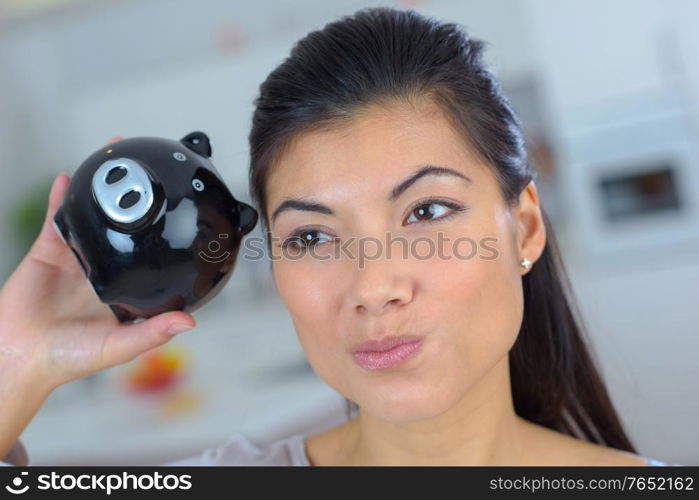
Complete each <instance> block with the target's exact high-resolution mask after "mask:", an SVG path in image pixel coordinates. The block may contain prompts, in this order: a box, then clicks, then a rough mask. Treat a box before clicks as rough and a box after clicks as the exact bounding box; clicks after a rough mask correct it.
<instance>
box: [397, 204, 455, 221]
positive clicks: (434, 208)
mask: <svg viewBox="0 0 699 500" xmlns="http://www.w3.org/2000/svg"><path fill="white" fill-rule="evenodd" d="M465 209H466V208H465V207H462V206H461V205H457V204H456V203H453V202H451V201H447V200H435V199H431V200H423V201H420V202H418V204H417V205H415V206H414V207H413V208H412V210H411V211H410V217H408V219H407V220H406V223H408V224H411V223H413V222H427V223H433V222H437V221H439V220H444V219H448V218H449V217H451V216H452V215H455V214H456V213H457V212H461V211H463V210H465ZM445 213H446V215H444V214H445Z"/></svg>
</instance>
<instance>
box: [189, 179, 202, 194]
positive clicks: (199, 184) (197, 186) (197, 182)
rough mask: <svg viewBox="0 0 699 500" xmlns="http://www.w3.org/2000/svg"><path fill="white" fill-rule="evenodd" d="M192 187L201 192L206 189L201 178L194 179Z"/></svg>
mask: <svg viewBox="0 0 699 500" xmlns="http://www.w3.org/2000/svg"><path fill="white" fill-rule="evenodd" d="M192 187H193V188H194V189H195V190H196V191H200V192H201V191H204V183H203V182H202V181H200V180H199V179H194V180H193V181H192Z"/></svg>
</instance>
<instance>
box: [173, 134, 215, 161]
mask: <svg viewBox="0 0 699 500" xmlns="http://www.w3.org/2000/svg"><path fill="white" fill-rule="evenodd" d="M180 142H181V143H182V144H184V145H185V146H187V147H188V148H189V149H191V150H192V151H194V152H195V153H197V154H200V155H202V156H205V157H206V158H211V141H210V140H209V138H208V136H207V135H206V134H205V133H204V132H192V133H191V134H187V135H186V136H184V137H183V138H182V139H180Z"/></svg>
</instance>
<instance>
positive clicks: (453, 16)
mask: <svg viewBox="0 0 699 500" xmlns="http://www.w3.org/2000/svg"><path fill="white" fill-rule="evenodd" d="M371 5H389V6H395V7H399V8H413V9H416V10H418V11H420V12H423V13H425V14H428V15H434V16H437V17H439V18H442V19H444V20H448V21H454V22H458V23H461V24H463V25H464V26H465V27H466V28H467V30H468V31H469V33H470V34H471V35H472V36H474V37H478V38H481V39H484V40H486V41H487V42H488V49H487V52H486V57H487V59H488V61H489V62H490V65H491V69H492V71H493V72H494V73H495V74H496V75H497V76H498V77H499V79H500V81H501V83H502V85H503V87H504V88H505V91H506V93H507V95H508V96H509V97H510V99H511V101H512V103H513V105H514V107H515V109H516V110H517V112H518V113H519V115H520V118H521V119H522V122H523V126H524V129H525V133H526V135H527V141H528V143H529V152H530V156H531V159H532V162H533V163H534V165H535V166H536V169H537V171H538V173H539V180H538V183H537V184H538V187H539V189H540V194H541V198H542V203H543V205H544V207H545V209H546V210H547V212H548V213H549V216H550V217H551V219H552V221H553V224H554V226H555V229H556V231H557V236H558V238H559V242H560V245H561V247H562V251H563V255H564V259H565V262H566V264H567V266H568V269H569V272H570V275H571V280H572V283H573V286H574V288H575V291H576V294H577V297H578V300H579V302H580V305H581V308H582V310H583V313H584V317H585V320H586V322H587V325H588V327H589V332H590V336H591V338H592V341H593V344H594V349H595V352H596V354H597V356H598V359H599V362H600V366H601V368H602V372H603V374H604V376H605V378H606V380H607V382H608V385H609V389H610V391H611V394H612V398H613V400H614V403H615V405H616V407H617V408H618V410H619V412H620V414H621V417H622V420H623V423H624V424H625V425H626V428H627V430H628V432H629V434H630V437H631V439H632V441H633V442H634V443H635V444H636V445H637V447H638V449H639V452H640V453H641V454H643V455H645V456H649V457H654V458H658V459H661V460H666V461H670V462H678V463H682V464H686V465H697V464H699V429H698V428H697V422H699V364H698V363H697V360H696V359H697V358H696V356H697V352H698V351H699V326H698V325H699V307H697V306H696V304H697V299H699V293H698V292H699V261H698V258H699V153H698V151H699V60H698V58H699V56H697V54H699V31H698V30H697V29H696V20H697V19H699V3H697V2H696V1H695V0H664V1H660V0H654V1H653V0H616V1H614V2H607V1H603V0H566V1H565V2H560V1H556V0H500V1H491V0H421V1H420V0H412V1H408V0H404V1H397V2H388V3H373V2H368V1H358V0H344V1H342V2H340V1H319V0H296V1H295V2H293V3H292V2H285V1H282V0H263V1H260V2H242V1H232V2H231V1H224V0H199V1H198V2H191V1H185V0H138V1H136V0H90V1H87V0H16V1H12V0H0V68H2V69H1V70H0V152H1V154H0V172H2V176H3V180H2V182H0V283H1V282H3V281H4V280H5V279H6V278H7V277H8V276H9V274H10V273H11V271H12V270H13V269H14V267H15V266H16V265H17V263H18V262H19V260H20V259H21V257H22V256H23V255H24V253H25V252H26V251H27V249H28V246H29V245H30V244H31V242H32V241H33V239H34V237H35V236H36V234H37V231H38V228H39V225H40V224H41V221H42V218H43V216H44V211H45V209H46V196H47V194H48V188H49V185H50V183H51V181H52V179H53V178H54V177H55V175H56V174H57V173H58V172H60V171H66V172H68V173H72V172H74V171H75V169H76V168H77V167H78V166H79V165H80V163H81V162H82V161H83V160H84V159H85V158H86V157H87V156H88V155H90V154H91V153H92V152H93V151H95V150H96V149H97V148H99V147H101V146H102V145H103V144H104V143H105V142H106V141H107V140H108V139H109V138H111V137H113V136H116V135H122V136H125V137H129V136H160V137H169V138H173V139H179V138H181V137H183V136H184V135H186V134H187V133H189V132H191V131H194V130H202V131H204V132H206V133H207V134H208V135H209V137H210V138H211V139H212V141H213V158H212V160H213V162H214V164H215V165H216V166H217V168H218V169H219V171H220V172H221V174H222V175H223V177H224V178H225V180H226V182H227V183H228V185H229V187H230V188H231V191H232V192H233V194H234V196H235V197H236V198H238V199H240V200H242V201H249V195H248V188H247V166H248V165H247V161H248V146H247V134H248V130H249V125H250V117H251V114H252V110H253V106H252V102H253V99H254V98H255V96H256V92H257V89H258V86H259V84H260V83H261V82H262V81H263V80H264V78H265V77H266V75H267V74H268V73H269V72H270V71H271V70H272V69H273V68H274V67H275V66H276V65H277V64H279V63H280V62H281V61H282V60H283V59H284V58H285V57H286V55H287V54H288V52H289V50H290V48H291V46H292V44H293V43H294V42H295V41H296V40H297V39H299V38H301V37H302V36H304V35H305V34H306V33H307V32H309V31H310V30H313V29H317V28H320V27H322V26H323V25H324V24H326V23H327V22H330V21H332V20H335V19H337V18H338V17H340V16H342V15H346V14H351V13H352V12H354V11H355V10H357V9H359V8H362V7H367V6H371ZM251 236H261V231H260V228H259V227H258V228H257V229H256V230H255V232H254V233H252V235H251ZM236 266H237V268H236V272H235V274H234V277H233V279H232V280H231V281H230V283H229V284H228V285H227V287H226V288H225V289H224V291H223V293H222V294H221V295H219V296H218V297H217V298H216V299H215V300H214V301H212V302H211V303H210V304H208V305H207V306H206V307H205V308H203V309H201V310H200V311H198V312H197V313H195V316H196V317H197V320H198V322H199V327H198V328H197V330H195V331H194V332H192V333H190V334H185V335H184V336H182V338H177V339H175V340H173V341H172V342H171V343H170V344H168V346H167V347H165V348H163V349H160V350H157V351H156V352H153V353H149V356H143V357H141V358H139V359H136V360H134V361H133V362H132V363H130V364H129V365H125V366H122V367H118V368H114V369H112V370H109V371H106V372H103V373H100V374H98V375H95V376H92V377H89V378H87V379H84V380H80V381H77V382H74V383H71V384H68V385H66V386H62V387H60V388H59V389H57V390H56V391H55V392H54V393H53V394H52V395H51V396H50V398H49V400H48V401H47V403H46V406H45V407H44V408H43V409H42V410H41V411H40V413H39V414H38V416H37V417H36V418H35V420H34V421H33V422H32V423H31V424H30V426H29V428H28V429H27V430H26V432H25V433H24V435H23V441H24V442H25V444H26V446H27V448H28V450H29V454H30V460H31V463H32V464H34V465H62V464H75V465H78V464H153V463H159V462H162V461H166V460H169V459H176V458H181V457H183V456H186V455H188V454H192V453H198V452H199V451H201V450H202V449H204V448H205V447H208V446H213V445H217V444H220V443H221V442H222V441H223V440H224V439H226V438H227V436H229V435H231V434H233V433H237V432H242V433H244V434H246V435H248V436H250V437H251V438H253V439H257V440H259V441H266V440H271V439H275V438H277V437H282V436H285V435H288V434H289V433H291V432H296V431H302V430H303V431H311V430H314V429H320V428H324V427H329V426H330V425H334V423H336V422H339V421H341V420H343V419H344V418H345V413H344V411H345V408H344V404H343V400H342V398H341V397H340V396H339V395H338V394H336V393H335V392H334V391H333V390H331V389H330V388H328V387H327V386H326V385H325V384H324V383H323V382H322V381H321V380H319V379H318V377H317V376H316V375H315V374H314V373H313V371H312V369H311V368H310V367H309V366H308V364H307V363H306V362H305V358H304V356H303V352H302V350H301V348H300V346H299V344H298V341H297V339H296V335H295V333H294V329H293V325H292V322H291V320H290V318H289V316H288V314H287V312H286V310H285V309H284V307H283V304H282V303H281V301H280V298H279V297H278V295H277V293H276V291H275V289H274V286H273V284H272V281H271V274H270V271H269V261H257V262H253V261H251V260H246V259H239V260H238V263H237V264H236Z"/></svg>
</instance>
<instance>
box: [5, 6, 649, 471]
mask: <svg viewBox="0 0 699 500" xmlns="http://www.w3.org/2000/svg"><path fill="white" fill-rule="evenodd" d="M482 47H483V45H482V43H481V42H480V41H478V40H474V39H470V38H469V37H468V36H467V35H466V34H465V33H464V32H463V31H462V30H461V29H460V28H459V27H458V26H456V25H454V24H444V23H439V22H436V21H434V20H430V19H426V18H424V17H422V16H420V15H418V14H416V13H415V12H412V11H397V10H391V9H383V8H382V9H368V10H363V11H359V12H358V13H356V14H355V15H354V16H351V17H347V18H344V19H342V20H340V21H338V22H334V23H331V24H329V25H327V26H325V28H323V29H322V30H319V31H315V32H312V33H310V34H309V35H308V36H306V37H305V38H304V39H302V40H301V41H299V42H298V43H297V44H296V46H295V47H294V48H293V50H292V52H291V55H290V57H289V58H288V59H287V60H286V61H284V62H283V63H282V64H281V65H280V66H279V67H278V68H276V69H275V70H274V71H273V72H272V73H271V74H270V75H269V76H268V78H267V79H266V80H265V82H264V83H263V84H262V85H261V87H260V95H259V97H258V99H257V100H256V109H255V113H254V116H253V126H252V130H251V133H250V147H251V167H250V182H251V190H252V195H253V199H254V201H255V202H256V204H257V206H258V209H259V211H260V214H261V218H260V219H261V221H262V223H263V224H264V227H265V229H267V230H268V236H269V238H268V245H267V249H268V251H269V252H270V256H271V258H272V271H273V275H274V279H275V283H276V285H277V288H278V290H279V292H280V294H281V296H282V298H283V300H284V302H285V305H286V306H287V308H288V309H289V312H290V315H291V317H292V319H293V323H294V325H295V328H296V331H297V334H298V336H299V339H300V341H301V344H302V346H303V348H304V350H305V353H306V355H307V357H308V360H309V362H310V363H311V365H312V366H313V368H314V370H315V371H316V372H317V374H318V375H319V376H320V377H322V378H323V379H324V380H325V381H326V382H327V383H328V384H329V385H330V386H331V387H333V388H334V389H336V390H337V391H338V392H339V393H340V394H342V395H344V396H345V397H346V398H348V400H349V401H351V402H353V404H356V407H357V410H358V411H357V416H356V418H350V419H348V421H347V422H346V423H344V424H342V425H339V426H337V427H334V428H332V429H329V430H327V431H324V432H321V433H318V434H315V435H311V436H301V435H298V436H291V437H290V438H288V439H284V440H281V441H278V442H276V443H272V444H271V445H269V446H267V447H257V446H256V445H254V444H253V443H251V442H249V441H247V440H246V439H245V438H244V437H243V436H238V435H236V436H234V437H233V439H231V440H230V441H229V442H227V443H225V444H224V445H222V446H221V447H219V448H216V449H211V450H206V451H205V452H204V453H202V454H201V455H200V456H198V457H192V458H190V459H186V460H183V461H179V462H173V464H185V463H190V464H204V463H216V464H233V463H255V464H263V463H268V464H274V463H276V464H294V465H297V464H308V465H330V464H333V465H338V464H365V465H380V464H413V465H416V464H424V465H437V464H443V465H457V464H458V465H646V464H647V463H653V462H652V461H649V460H647V459H645V458H643V457H641V456H638V455H637V454H635V450H634V448H633V446H632V444H631V442H630V441H629V439H628V437H627V436H626V434H625V432H624V430H623V428H622V425H621V423H620V421H619V418H618V416H617V414H616V412H615V410H614V408H613V406H612V403H611V401H610V399H609V396H608V393H607V390H606V389H605V386H604V383H603V382H602V380H601V378H600V376H599V374H598V372H597V369H596V368H595V365H594V363H593V361H592V359H591V357H590V355H589V353H588V348H587V347H586V343H585V341H584V338H583V332H582V329H581V327H580V326H579V321H578V319H577V318H576V315H575V313H574V309H573V307H572V301H571V299H570V297H569V296H568V292H567V290H568V284H567V282H566V278H565V274H564V271H563V267H562V265H561V262H560V261H559V259H558V255H557V250H556V246H555V242H554V238H553V233H552V230H551V227H550V225H549V222H548V220H547V217H546V215H545V213H544V211H543V209H542V207H541V205H540V202H539V197H538V194H537V189H536V185H535V182H534V177H535V175H534V172H533V171H532V169H531V167H530V165H529V164H528V163H527V158H526V151H525V149H524V143H523V140H522V134H521V131H520V128H519V124H518V122H517V119H516V117H515V115H514V113H513V111H512V109H511V108H510V106H509V104H508V102H507V100H506V98H505V97H504V96H503V95H502V93H501V90H500V88H499V86H498V84H497V82H496V81H495V80H494V78H493V76H492V75H491V74H490V73H489V72H488V71H487V70H486V68H485V66H484V63H483V61H482V59H481V51H482ZM67 183H68V178H67V176H65V175H61V176H59V177H58V178H57V179H56V181H55V183H54V186H53V189H52V192H51V196H50V207H49V210H48V213H47V219H46V221H47V222H46V223H45V226H44V228H43V230H42V232H41V235H40V236H39V238H38V240H37V241H36V243H35V244H34V246H33V248H32V249H31V251H30V252H29V254H28V255H27V257H26V258H25V260H24V261H23V262H22V264H21V265H20V266H19V268H18V269H17V271H16V272H15V273H14V274H13V276H12V277H11V278H10V280H9V281H8V282H7V284H6V285H5V287H4V288H3V290H2V293H1V295H0V318H2V321H0V337H1V338H0V340H1V341H2V345H3V350H2V351H1V353H2V354H1V355H2V366H0V371H1V372H2V373H1V377H0V380H2V387H0V398H1V399H2V400H3V401H5V402H8V401H9V403H5V404H3V409H2V414H1V415H0V429H3V431H2V436H1V437H0V456H5V454H6V452H7V451H8V450H9V449H10V448H11V447H12V445H13V443H15V442H16V439H17V436H18V435H19V434H20V433H21V431H22V429H24V427H25V426H26V425H27V424H28V422H29V421H30V419H31V418H32V417H33V415H34V414H35V413H36V411H37V410H38V408H39V407H40V406H41V404H42V403H43V401H44V400H45V398H46V396H47V395H48V394H49V393H50V392H51V390H52V389H53V388H55V387H57V386H58V385H60V384H62V383H65V382H68V381H70V380H74V379H76V378H80V377H83V376H86V375H88V374H90V373H94V372H96V371H98V370H101V369H104V368H107V367H110V366H114V365H116V364H119V363H124V362H127V361H129V360H131V359H133V358H134V357H135V356H137V355H138V354H140V353H142V352H144V351H146V350H148V349H151V348H153V347H156V346H158V345H161V344H163V343H164V342H167V341H168V340H169V339H170V338H171V336H172V335H173V334H175V333H177V332H180V331H184V330H186V329H189V328H192V327H193V326H194V319H193V318H192V317H191V316H190V315H189V314H186V313H184V312H170V313H166V314H162V315H160V316H158V317H155V318H152V319H150V320H148V321H145V322H142V323H140V324H136V325H130V326H119V325H117V324H116V322H115V320H114V318H113V317H112V316H111V314H110V313H109V312H108V311H106V309H105V307H104V306H102V305H101V304H99V303H98V302H97V301H96V299H95V297H94V296H93V294H92V292H91V291H90V290H89V288H88V284H87V283H86V280H84V278H83V276H82V273H81V271H80V269H79V268H78V266H77V265H76V263H75V261H74V258H73V257H72V255H71V254H70V253H69V251H68V250H67V248H65V246H64V245H62V243H61V242H60V240H59V239H58V237H57V236H56V234H55V232H54V231H53V228H52V226H51V224H50V220H51V217H52V215H53V213H54V212H55V210H56V209H57V206H58V204H59V201H60V199H61V198H62V194H63V192H64V191H65V188H66V185H67ZM368 244H371V246H370V247H368ZM68 290H71V291H73V290H75V292H74V293H71V294H67V293H65V292H66V291H68Z"/></svg>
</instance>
